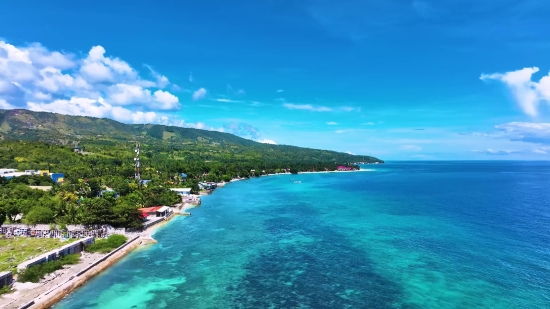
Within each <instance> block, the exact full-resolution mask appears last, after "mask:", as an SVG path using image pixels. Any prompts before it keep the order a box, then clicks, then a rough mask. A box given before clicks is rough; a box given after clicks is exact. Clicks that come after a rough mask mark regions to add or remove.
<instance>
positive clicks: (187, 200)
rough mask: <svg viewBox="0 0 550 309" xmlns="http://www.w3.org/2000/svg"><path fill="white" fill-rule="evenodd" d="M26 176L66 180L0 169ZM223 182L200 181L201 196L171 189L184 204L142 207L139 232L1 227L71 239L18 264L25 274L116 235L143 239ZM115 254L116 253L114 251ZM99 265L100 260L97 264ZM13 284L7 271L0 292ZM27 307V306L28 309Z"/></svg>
mask: <svg viewBox="0 0 550 309" xmlns="http://www.w3.org/2000/svg"><path fill="white" fill-rule="evenodd" d="M23 175H29V176H32V175H37V176H47V177H50V178H51V179H52V180H53V182H54V183H57V184H61V183H63V181H64V176H65V175H64V174H63V173H50V171H48V170H25V171H17V170H15V169H10V168H0V177H4V178H6V179H11V178H13V177H20V176H23ZM181 177H182V178H184V179H185V177H187V175H186V174H185V173H181ZM139 182H140V184H141V185H143V186H147V183H148V182H150V180H140V181H139ZM223 185H224V183H221V184H217V183H213V182H201V183H199V188H200V189H201V193H200V194H198V195H197V194H191V188H170V190H172V191H174V192H176V193H177V194H178V195H179V196H180V197H181V202H180V203H178V204H175V205H158V206H155V207H147V208H141V209H140V211H141V218H142V220H143V228H142V229H139V230H132V229H128V228H126V229H125V228H119V229H116V228H113V227H112V226H109V225H93V226H84V225H66V226H64V227H63V229H58V227H55V226H52V225H48V224H35V225H26V224H7V223H6V224H2V225H1V226H0V234H1V235H3V237H5V238H13V237H32V238H58V239H60V240H61V241H67V240H69V239H71V240H72V241H70V243H69V244H67V245H65V246H63V247H61V248H58V249H55V250H53V251H49V252H46V253H43V254H41V255H39V256H36V257H34V258H32V259H30V260H27V261H25V262H23V263H21V264H19V265H17V269H18V271H22V270H24V269H26V268H27V267H29V266H32V265H39V264H42V263H46V262H49V261H53V260H57V259H60V258H62V257H64V256H66V255H68V254H73V253H79V252H82V251H83V250H84V247H85V246H87V245H89V244H93V243H94V242H95V240H96V239H102V238H106V237H109V236H110V235H113V234H121V235H125V236H127V237H128V239H129V241H128V243H130V242H132V241H134V240H136V239H138V238H140V236H143V235H142V234H140V233H142V232H143V231H145V230H146V229H147V228H148V227H151V226H154V225H156V224H158V223H161V222H165V221H167V220H169V219H171V218H172V217H173V216H174V215H183V216H189V215H190V213H189V212H186V211H185V210H186V209H188V208H191V207H194V206H198V205H200V204H201V199H200V195H204V194H209V193H211V192H212V191H213V190H214V189H216V188H217V187H218V186H223ZM29 187H31V188H33V189H37V190H43V191H48V190H51V189H52V186H29ZM105 192H113V193H115V196H116V195H117V193H116V192H114V191H113V190H112V189H110V188H105V189H104V190H102V191H101V192H100V193H99V197H101V196H102V194H104V193H105ZM22 219H23V215H21V214H20V215H18V216H17V218H16V220H17V221H21V220H22ZM112 253H114V252H112ZM97 262H100V261H97ZM13 283H14V278H13V273H12V272H11V271H4V272H1V273H0V289H2V288H3V287H8V286H11V285H12V284H13ZM1 305H2V298H0V308H2V306H1ZM25 308H26V307H25Z"/></svg>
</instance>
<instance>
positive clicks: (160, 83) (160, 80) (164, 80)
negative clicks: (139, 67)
mask: <svg viewBox="0 0 550 309" xmlns="http://www.w3.org/2000/svg"><path fill="white" fill-rule="evenodd" d="M145 67H147V68H148V69H149V71H151V75H153V77H154V78H155V80H156V81H157V82H156V86H157V87H158V88H164V87H166V86H168V85H170V81H169V80H168V77H166V76H164V75H162V74H160V73H158V72H157V71H155V70H153V68H152V67H150V66H148V65H146V66H145ZM147 82H148V81H147ZM143 86H144V87H154V86H155V83H153V84H152V85H147V83H146V84H145V85H143Z"/></svg>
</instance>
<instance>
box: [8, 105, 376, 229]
mask: <svg viewBox="0 0 550 309" xmlns="http://www.w3.org/2000/svg"><path fill="white" fill-rule="evenodd" d="M0 140H3V141H1V142H0V168H15V169H18V170H36V169H39V170H43V169H45V170H50V172H52V173H64V174H65V182H64V183H63V184H61V185H57V184H52V181H51V180H50V179H49V178H48V177H38V176H21V177H14V178H12V179H10V180H7V179H2V178H1V177H0V224H1V223H2V222H3V221H4V219H3V218H7V219H8V220H9V221H10V222H14V221H16V219H17V215H18V214H23V221H24V222H26V223H29V224H35V223H58V224H75V223H80V224H99V223H101V224H105V223H106V224H111V225H113V226H115V227H139V226H141V225H142V222H141V219H140V217H139V211H138V208H140V207H146V206H155V205H172V204H174V203H176V202H177V201H178V200H179V199H178V196H177V195H176V194H175V193H173V192H171V191H170V190H169V188H170V187H189V188H192V189H193V192H194V193H196V192H197V191H198V183H199V181H215V182H218V181H222V180H223V181H229V180H231V179H232V178H237V177H254V176H259V175H261V174H264V173H265V174H272V173H279V172H283V171H284V170H290V172H293V173H297V172H300V171H324V170H335V169H336V168H337V166H338V165H352V164H353V163H354V162H380V163H382V161H381V160H379V159H376V158H373V157H369V156H353V155H349V154H346V153H339V152H334V151H326V150H316V149H306V148H300V147H294V146H285V145H269V144H261V143H257V142H254V141H251V140H247V139H243V138H240V137H237V136H234V135H231V134H227V133H221V132H212V131H205V130H196V129H189V128H180V127H170V126H162V125H127V124H122V123H119V122H116V121H113V120H109V119H98V118H92V117H77V116H65V115H59V114H53V113H40V112H30V111H27V110H11V111H4V110H0ZM135 141H139V142H140V143H141V153H140V159H141V165H142V168H141V174H142V177H141V179H147V180H151V182H150V183H148V184H147V185H146V186H145V185H141V184H140V183H139V182H137V181H135V180H134V160H133V157H134V156H135V153H134V151H133V149H134V145H135ZM76 145H78V146H79V147H81V148H82V149H83V150H84V152H83V153H76V152H75V151H74V149H73V148H74V146H76ZM356 168H357V166H356ZM181 173H186V174H187V177H186V178H182V177H181ZM28 185H53V189H52V190H51V191H49V192H43V191H38V190H33V189H30V188H29V187H28ZM108 188H110V189H113V190H114V191H116V192H117V193H118V197H115V195H113V194H110V193H106V194H101V193H102V190H105V189H108ZM100 196H102V197H100Z"/></svg>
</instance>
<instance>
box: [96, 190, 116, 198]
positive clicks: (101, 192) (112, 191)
mask: <svg viewBox="0 0 550 309" xmlns="http://www.w3.org/2000/svg"><path fill="white" fill-rule="evenodd" d="M105 193H113V194H114V195H115V198H118V192H116V191H115V190H113V189H105V190H101V191H99V197H103V195H104V194H105Z"/></svg>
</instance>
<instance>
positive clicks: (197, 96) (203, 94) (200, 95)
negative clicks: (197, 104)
mask: <svg viewBox="0 0 550 309" xmlns="http://www.w3.org/2000/svg"><path fill="white" fill-rule="evenodd" d="M192 97H193V100H195V101H197V100H201V99H204V97H206V89H204V88H200V89H199V90H197V91H195V92H193V96H192Z"/></svg>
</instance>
